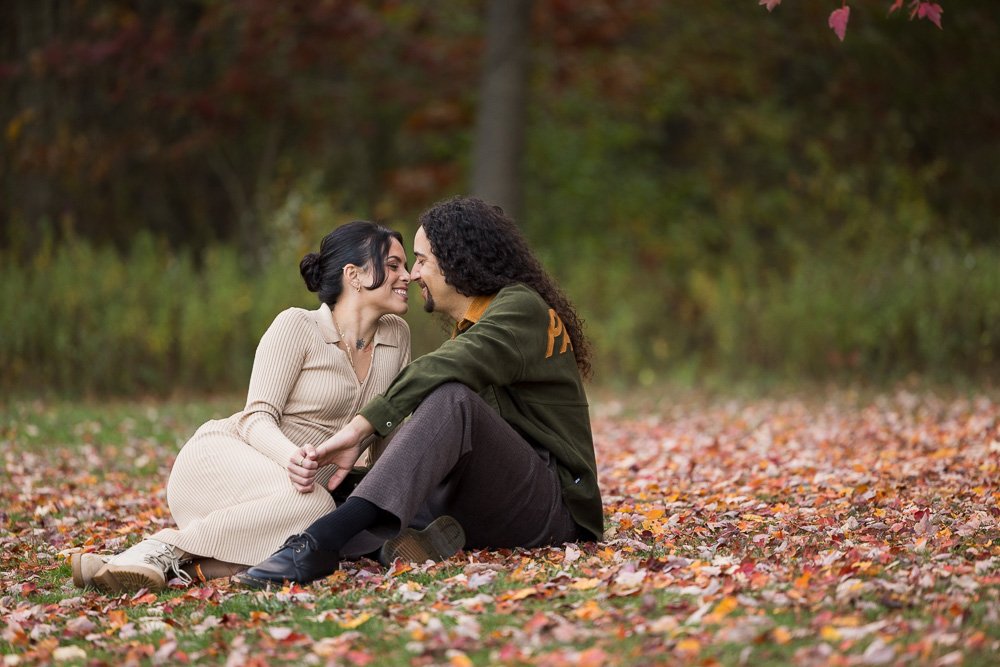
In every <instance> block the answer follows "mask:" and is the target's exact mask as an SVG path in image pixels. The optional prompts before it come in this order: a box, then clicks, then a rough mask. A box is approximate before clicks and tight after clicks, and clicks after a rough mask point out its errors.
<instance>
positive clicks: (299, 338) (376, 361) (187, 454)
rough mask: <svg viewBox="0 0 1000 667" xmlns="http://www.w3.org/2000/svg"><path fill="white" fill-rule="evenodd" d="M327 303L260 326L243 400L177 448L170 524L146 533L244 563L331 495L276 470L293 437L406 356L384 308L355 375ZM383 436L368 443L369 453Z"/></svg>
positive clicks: (346, 406) (309, 439) (334, 414)
mask: <svg viewBox="0 0 1000 667" xmlns="http://www.w3.org/2000/svg"><path fill="white" fill-rule="evenodd" d="M339 340H340V334H338V333H337V330H336V328H335V326H334V324H333V318H332V315H331V313H330V309H329V308H328V307H327V306H326V305H325V304H323V305H321V306H320V307H319V308H318V309H317V310H314V311H308V310H304V309H301V308H290V309H288V310H286V311H284V312H282V313H280V314H279V315H278V316H277V317H276V318H275V320H274V322H273V323H272V324H271V326H270V327H269V328H268V330H267V331H266V332H265V333H264V336H263V338H262V339H261V341H260V344H259V345H258V347H257V353H256V356H255V357H254V364H253V372H252V374H251V377H250V388H249V391H248V392H247V403H246V407H245V408H244V409H243V410H242V411H241V412H238V413H236V414H234V415H232V416H231V417H229V418H227V419H218V420H212V421H209V422H207V423H205V424H203V425H202V426H201V428H199V429H198V430H197V432H195V434H194V436H192V438H191V439H190V440H189V441H188V442H187V443H186V444H185V445H184V447H182V448H181V451H180V452H179V453H178V455H177V459H176V461H175V462H174V467H173V469H172V470H171V472H170V479H169V480H168V482H167V503H168V505H169V507H170V512H171V514H172V515H173V518H174V521H176V522H177V526H178V528H177V529H165V530H161V531H160V532H158V533H156V534H155V535H152V536H151V537H152V538H154V539H157V540H160V541H161V542H166V543H167V544H172V545H174V546H176V547H179V548H181V549H183V550H184V551H186V552H188V553H189V554H194V555H197V556H204V557H211V558H217V559H219V560H223V561H227V562H230V563H241V564H246V565H254V564H256V563H259V562H260V561H262V560H264V559H265V558H267V557H268V556H270V555H271V554H272V553H274V551H276V550H277V549H278V548H279V547H280V546H281V545H282V543H284V541H285V538H287V537H288V536H289V535H294V534H296V533H300V532H302V531H303V530H304V529H305V528H306V526H308V525H310V524H311V523H312V522H313V521H315V520H316V519H318V518H319V517H321V516H323V515H325V514H327V513H328V512H330V511H332V510H333V509H334V508H335V507H336V505H335V503H334V502H333V499H332V498H331V497H330V494H329V493H327V492H326V491H325V484H326V482H327V480H329V479H330V476H331V475H332V474H333V468H332V467H326V468H324V469H321V470H320V471H319V474H318V475H317V479H318V485H317V486H318V487H319V486H322V487H324V488H317V489H316V490H315V491H313V492H312V493H306V494H302V493H299V492H297V491H296V490H295V489H294V488H293V487H292V485H291V482H290V481H289V479H288V474H287V472H286V470H287V468H286V467H287V465H288V461H289V459H290V457H291V456H292V455H293V453H294V452H295V451H296V450H297V448H298V446H299V445H302V444H306V443H311V444H314V445H318V444H319V443H321V442H323V441H324V440H326V439H327V438H328V437H330V436H331V435H332V434H334V433H336V432H337V431H338V430H340V428H341V427H342V426H343V425H344V424H346V423H347V422H348V421H349V420H350V419H351V418H353V417H354V416H355V415H356V414H357V411H358V409H359V408H360V407H361V406H363V405H364V404H365V403H367V402H368V401H369V400H370V399H371V398H372V397H373V396H375V395H377V394H378V393H380V392H382V391H384V390H385V388H386V387H387V386H388V385H389V383H390V382H391V381H392V379H393V378H394V377H395V376H396V374H397V373H398V372H399V370H400V369H401V368H402V367H403V366H404V365H406V364H407V363H408V362H409V360H410V334H409V329H408V328H407V325H406V322H405V321H404V320H403V319H402V318H400V317H397V316H395V315H385V316H383V317H382V319H381V320H380V322H379V327H378V332H377V333H376V335H375V343H374V351H373V358H372V365H371V369H370V370H369V372H368V376H367V377H366V378H365V380H364V382H360V383H359V382H358V380H357V377H356V376H355V375H354V370H353V369H352V368H351V365H350V362H349V360H348V358H347V354H346V353H345V352H344V351H343V350H341V349H340V348H338V347H337V345H336V343H337V342H338V341H339ZM384 446H385V443H376V444H375V445H373V446H372V450H373V455H375V456H377V454H378V453H379V452H380V451H381V450H382V449H384Z"/></svg>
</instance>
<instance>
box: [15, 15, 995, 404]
mask: <svg viewBox="0 0 1000 667" xmlns="http://www.w3.org/2000/svg"><path fill="white" fill-rule="evenodd" d="M851 5H852V6H853V7H854V13H852V15H851V24H850V37H849V39H847V40H846V41H844V42H843V43H842V44H841V43H840V42H839V41H838V40H837V37H836V36H835V35H834V34H833V33H832V32H831V31H830V30H829V29H828V28H827V17H828V15H829V13H830V10H831V6H830V3H828V2H815V1H813V0H797V1H796V2H786V3H784V4H782V5H781V7H780V11H779V10H776V11H775V12H774V13H771V14H769V13H767V12H764V11H760V9H759V8H758V7H755V6H754V3H752V2H750V1H748V2H740V3H704V2H699V1H697V0H677V1H675V2H670V3H660V2H655V1H654V0H622V1H619V2H611V1H610V0H573V1H569V0H536V2H535V4H534V7H533V13H532V40H531V42H532V47H531V48H532V51H531V57H530V67H531V76H530V82H529V91H528V108H527V114H526V127H525V128H524V132H525V137H526V148H525V151H526V152H525V155H524V161H523V164H522V174H521V181H520V184H519V185H520V187H521V188H522V189H523V201H524V205H523V213H522V215H521V223H522V225H523V227H524V229H525V232H526V233H527V234H528V236H529V237H530V238H531V240H532V241H533V243H534V244H535V245H536V247H537V248H538V249H539V254H540V255H541V256H542V259H543V261H544V262H545V263H546V265H547V266H548V267H549V268H550V269H551V270H552V272H553V273H554V274H555V275H556V276H557V277H558V278H559V279H560V280H561V282H562V283H563V284H564V286H565V288H566V290H567V292H568V293H569V294H570V295H571V297H572V298H573V299H574V300H575V301H576V302H577V304H578V305H579V307H580V309H581V311H582V312H583V314H584V316H585V318H586V319H587V320H588V322H589V331H590V334H591V336H592V337H593V338H594V341H595V344H596V347H597V351H598V376H597V381H598V382H601V381H604V382H609V381H622V382H625V383H632V382H635V381H640V382H650V381H653V380H655V379H657V378H658V377H660V376H661V375H662V374H664V373H666V374H672V375H675V376H676V375H678V374H679V375H680V376H683V377H692V378H695V377H699V376H700V375H701V374H702V373H703V372H705V371H713V372H714V371H720V372H723V373H726V374H736V375H742V374H756V373H780V374H787V375H790V376H793V377H800V376H803V375H805V376H811V377H828V376H831V375H834V376H840V375H845V376H859V375H860V376H862V377H887V376H893V375H898V374H901V373H908V372H918V373H925V374H931V375H938V376H942V377H946V378H947V377H952V376H953V375H954V374H956V373H962V374H968V375H976V374H981V373H983V372H985V373H986V374H987V375H988V374H989V373H991V372H993V371H995V370H996V369H997V367H998V364H1000V306H998V305H997V304H1000V249H998V248H1000V224H998V223H997V220H998V219H1000V215H998V214H1000V189H998V188H997V187H996V179H995V175H994V164H995V162H996V158H997V154H998V153H997V150H998V146H1000V141H998V140H1000V106H998V105H997V104H996V93H995V91H996V90H1000V65H998V64H997V63H1000V57H998V56H1000V53H998V51H1000V39H998V37H1000V35H998V32H1000V22H998V21H997V18H998V14H1000V7H998V5H997V4H996V3H995V2H994V0H968V1H967V2H963V3H961V6H958V5H956V6H954V7H952V6H951V4H949V5H948V11H949V13H948V15H947V24H946V25H945V26H944V29H943V30H939V29H938V28H937V27H935V26H934V25H933V24H932V23H931V22H929V21H914V22H910V21H908V20H907V17H906V16H904V15H903V14H904V12H896V13H895V14H894V15H892V16H886V9H887V8H886V6H885V5H886V2H885V1H884V0H857V1H855V2H852V3H851ZM485 10H486V4H485V3H484V2H474V3H468V2H457V1H455V0H441V1H439V2H433V3H430V2H399V1H390V0H383V1H373V0H369V1H361V0H323V1H316V2H305V1H301V2H282V3H274V2H267V1H265V0H233V1H231V2H217V1H214V0H185V1H183V2H171V3H161V2H153V1H148V0H129V1H125V0H103V1H100V2H98V1H96V0H76V1H74V2H61V1H58V0H12V1H11V2H7V3H4V4H3V5H2V6H0V100H2V101H0V131H2V132H3V136H2V137H0V142H2V146H3V150H2V151H0V253H2V254H0V316H2V318H3V322H4V324H3V327H2V329H0V368H2V369H3V371H4V372H3V373H2V377H3V379H2V380H0V387H2V388H7V389H9V388H12V387H19V388H28V389H29V390H30V389H33V388H36V389H37V388H49V389H58V390H68V391H73V392H77V391H102V392H122V391H137V390H142V391H166V390H170V389H171V388H172V387H175V386H177V385H178V384H183V385H185V386H189V387H193V388H226V387H228V388H239V387H241V386H242V385H243V384H244V383H245V381H246V377H247V374H248V372H249V366H250V361H251V357H252V351H253V346H254V344H255V342H256V339H257V337H258V336H259V334H260V332H261V331H262V330H263V328H264V326H266V324H267V322H268V321H269V320H270V318H271V317H272V316H273V314H274V313H275V312H277V311H278V310H280V309H281V308H283V307H285V306H287V305H290V304H293V303H300V304H308V303H309V301H308V298H307V296H308V295H305V296H303V290H301V287H300V286H299V284H298V283H299V280H298V276H297V272H296V270H295V264H296V262H297V259H298V257H299V256H300V255H301V253H302V252H304V251H305V250H307V249H309V248H310V247H311V246H312V245H313V244H315V243H316V241H317V240H318V239H319V238H320V237H321V236H322V234H323V233H324V232H325V231H326V230H327V229H328V228H330V227H332V226H334V225H336V224H338V223H340V222H342V221H345V220H347V219H352V218H359V217H372V218H378V219H382V220H385V221H386V222H388V223H389V224H391V225H393V226H396V227H398V228H400V229H401V230H402V231H404V233H407V234H409V233H411V232H412V231H413V220H414V216H415V213H416V212H418V211H419V210H420V209H422V208H423V207H425V206H427V205H429V204H430V203H432V202H434V201H435V200H437V199H439V198H442V197H444V196H448V195H450V194H454V193H459V192H465V191H467V190H468V186H467V175H468V174H469V173H470V170H471V169H472V165H471V164H470V163H469V162H470V155H471V154H472V151H471V150H470V147H471V146H470V145H471V143H472V136H473V133H472V130H473V125H474V119H475V115H476V111H477V91H478V90H479V82H480V79H481V77H482V76H483V75H484V73H483V71H482V67H481V60H482V55H483V49H484V42H483V39H484V33H485V28H484V22H485V20H486V16H487V14H486V11H485ZM220 266H224V267H226V268H225V270H220V269H219V267H220ZM414 310H418V309H414ZM410 320H411V324H412V325H413V327H414V332H415V340H416V349H415V351H416V352H418V353H419V352H421V351H423V350H424V349H427V348H429V347H432V346H433V345H434V344H436V341H437V340H438V339H439V338H440V336H439V332H438V331H437V329H436V325H435V324H428V323H427V322H428V318H426V317H424V316H423V314H422V313H416V314H414V315H413V316H412V317H411V318H410ZM130 323H131V324H130ZM220 350H224V352H220ZM124 362H127V363H124ZM136 369H142V370H141V371H137V370H136Z"/></svg>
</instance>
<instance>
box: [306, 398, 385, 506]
mask: <svg viewBox="0 0 1000 667" xmlns="http://www.w3.org/2000/svg"><path fill="white" fill-rule="evenodd" d="M374 432H375V429H374V428H372V425H371V424H369V423H368V420H367V419H365V418H364V417H362V416H361V415H358V416H356V417H355V418H354V419H352V420H351V421H349V422H348V423H347V424H346V425H345V426H344V428H342V429H340V430H339V431H337V432H336V433H334V434H333V435H332V436H330V438H329V439H328V440H326V441H325V442H323V443H322V444H321V445H320V446H319V447H317V448H316V449H315V450H314V451H313V452H312V456H315V460H316V462H317V463H318V464H319V466H325V465H330V464H333V465H335V466H337V471H336V472H335V473H333V477H331V478H330V481H329V482H328V483H327V485H326V488H327V489H329V490H330V491H333V490H334V489H336V488H337V487H338V486H340V483H341V482H343V481H344V478H345V477H347V473H349V472H351V468H353V467H354V464H355V463H356V462H357V460H358V458H359V457H360V456H361V452H362V451H363V449H362V447H361V443H362V442H364V440H365V438H367V437H368V436H370V435H371V434H372V433H374ZM308 463H309V461H308V460H307V461H306V464H307V465H308ZM314 476H315V475H314ZM292 483H293V484H294V483H295V481H294V480H293V481H292ZM296 488H298V487H296Z"/></svg>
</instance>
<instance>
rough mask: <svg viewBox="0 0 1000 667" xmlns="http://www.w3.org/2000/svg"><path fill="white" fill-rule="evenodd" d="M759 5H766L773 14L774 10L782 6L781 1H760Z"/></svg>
mask: <svg viewBox="0 0 1000 667" xmlns="http://www.w3.org/2000/svg"><path fill="white" fill-rule="evenodd" d="M757 4H758V5H764V6H765V7H767V11H769V12H773V11H774V8H775V7H777V6H778V5H780V4H781V0H760V2H758V3H757Z"/></svg>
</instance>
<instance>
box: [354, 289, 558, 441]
mask: <svg viewBox="0 0 1000 667" xmlns="http://www.w3.org/2000/svg"><path fill="white" fill-rule="evenodd" d="M524 305H525V304H524V301H523V300H518V299H510V300H501V299H500V298H498V299H497V300H495V301H494V302H493V303H492V304H491V305H490V307H489V308H488V309H487V310H486V312H485V313H484V314H483V318H482V319H480V320H479V322H477V323H476V324H474V325H473V326H472V327H471V328H469V330H468V331H466V332H465V333H463V334H461V335H459V336H458V337H456V338H453V339H451V340H449V341H445V343H444V344H442V345H441V347H439V348H438V349H437V350H435V351H434V352H431V353H429V354H425V355H423V356H422V357H419V358H417V359H415V360H413V361H412V362H411V363H410V365H409V366H407V367H406V369H405V370H404V371H403V372H402V373H401V374H400V375H399V377H397V378H396V380H395V381H393V383H392V384H391V385H389V388H388V389H387V390H386V391H385V392H384V393H383V394H382V395H381V396H376V397H375V398H373V399H372V400H371V401H370V402H369V403H368V404H367V405H366V406H365V407H364V408H362V409H361V411H360V414H361V415H362V416H363V417H364V418H365V419H367V420H368V422H369V423H370V424H371V425H372V427H374V429H375V432H376V433H378V434H379V435H385V434H386V433H388V432H389V431H391V430H392V429H393V428H395V427H396V426H398V425H399V423H400V422H401V421H402V420H403V418H405V417H406V416H407V415H409V414H410V413H411V412H413V410H414V409H416V407H417V406H418V405H419V404H420V402H421V401H422V400H423V399H424V397H425V396H427V395H428V394H429V393H430V392H432V391H433V390H434V389H436V388H437V387H439V386H440V385H442V384H444V383H446V382H461V383H462V384H464V385H466V386H468V387H469V388H470V389H472V390H473V391H476V392H478V391H481V390H482V389H483V388H485V387H487V386H489V385H510V384H513V383H515V382H517V381H518V379H519V378H521V377H522V375H523V373H524V363H525V362H524V354H523V353H522V350H521V346H520V345H519V341H518V336H517V332H518V331H526V330H529V329H530V327H531V325H532V324H533V323H535V322H537V321H538V318H539V317H540V316H539V315H538V313H537V312H535V311H536V310H537V308H525V307H524ZM543 317H547V315H543Z"/></svg>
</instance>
